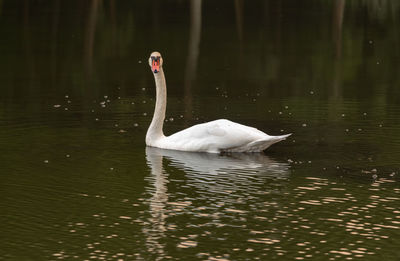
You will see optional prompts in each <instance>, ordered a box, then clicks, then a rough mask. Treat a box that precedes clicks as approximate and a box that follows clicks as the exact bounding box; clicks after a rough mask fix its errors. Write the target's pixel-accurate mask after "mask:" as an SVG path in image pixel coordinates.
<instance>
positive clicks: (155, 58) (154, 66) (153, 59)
mask: <svg viewBox="0 0 400 261" xmlns="http://www.w3.org/2000/svg"><path fill="white" fill-rule="evenodd" d="M162 64H163V59H162V57H161V54H160V53H159V52H152V53H151V54H150V58H149V65H150V67H151V71H152V72H153V73H158V72H159V71H160V68H161V67H162Z"/></svg>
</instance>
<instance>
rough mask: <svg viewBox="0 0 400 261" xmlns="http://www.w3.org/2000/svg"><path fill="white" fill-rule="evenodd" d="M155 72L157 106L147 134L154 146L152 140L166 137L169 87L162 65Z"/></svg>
mask: <svg viewBox="0 0 400 261" xmlns="http://www.w3.org/2000/svg"><path fill="white" fill-rule="evenodd" d="M153 74H154V80H155V82H156V106H155V109H154V115H153V119H152V120H151V123H150V127H149V129H148V130H147V134H146V144H147V145H149V146H152V145H153V144H152V142H154V141H156V140H157V139H159V138H162V137H164V133H163V125H164V119H165V111H166V109H167V87H166V83H165V76H164V71H163V69H162V67H160V71H159V72H158V73H153Z"/></svg>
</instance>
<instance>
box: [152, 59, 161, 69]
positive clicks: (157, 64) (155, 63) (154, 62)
mask: <svg viewBox="0 0 400 261" xmlns="http://www.w3.org/2000/svg"><path fill="white" fill-rule="evenodd" d="M151 70H152V71H153V72H154V73H158V72H159V71H160V57H151Z"/></svg>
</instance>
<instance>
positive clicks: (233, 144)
mask: <svg viewBox="0 0 400 261" xmlns="http://www.w3.org/2000/svg"><path fill="white" fill-rule="evenodd" d="M149 65H150V67H151V71H152V72H153V75H154V80H155V84H156V104H155V109H154V115H153V119H152V120H151V123H150V126H149V128H148V130H147V133H146V145H147V146H149V147H156V148H161V149H169V150H180V151H192V152H208V153H230V152H262V151H264V150H265V149H267V148H268V147H269V146H271V145H272V144H274V143H277V142H279V141H281V140H285V139H286V138H287V137H288V136H290V135H291V134H287V135H281V136H270V135H268V134H266V133H264V132H262V131H260V130H258V129H256V128H253V127H248V126H245V125H242V124H239V123H235V122H232V121H230V120H226V119H220V120H214V121H210V122H206V123H201V124H197V125H194V126H192V127H189V128H187V129H184V130H182V131H179V132H177V133H175V134H172V135H170V136H165V135H164V133H163V125H164V119H165V111H166V108H167V87H166V82H165V76H164V71H163V58H162V57H161V54H160V53H159V52H153V53H151V55H150V58H149Z"/></svg>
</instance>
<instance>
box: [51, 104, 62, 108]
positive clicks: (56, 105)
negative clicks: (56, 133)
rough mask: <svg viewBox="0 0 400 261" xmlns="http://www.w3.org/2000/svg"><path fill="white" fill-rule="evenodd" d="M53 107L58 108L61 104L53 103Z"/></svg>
mask: <svg viewBox="0 0 400 261" xmlns="http://www.w3.org/2000/svg"><path fill="white" fill-rule="evenodd" d="M53 107H54V108H60V107H61V105H60V104H55V105H53Z"/></svg>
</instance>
